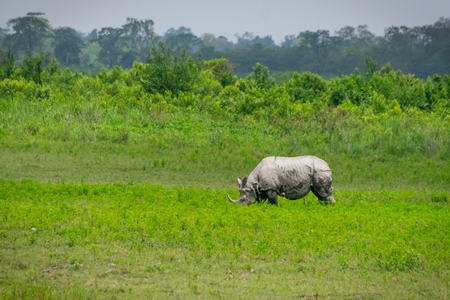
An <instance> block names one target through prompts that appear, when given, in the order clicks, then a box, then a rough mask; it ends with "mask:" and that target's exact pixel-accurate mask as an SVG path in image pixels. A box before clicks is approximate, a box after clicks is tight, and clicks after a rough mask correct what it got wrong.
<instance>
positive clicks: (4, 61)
mask: <svg viewBox="0 0 450 300" xmlns="http://www.w3.org/2000/svg"><path fill="white" fill-rule="evenodd" d="M15 63H16V60H15V58H14V53H13V52H12V51H11V48H10V49H8V51H2V50H0V78H2V79H4V78H9V77H11V75H12V74H13V73H14V69H15Z"/></svg>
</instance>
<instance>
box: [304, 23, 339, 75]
mask: <svg viewBox="0 0 450 300" xmlns="http://www.w3.org/2000/svg"><path fill="white" fill-rule="evenodd" d="M298 38H299V39H300V42H301V45H302V46H303V47H306V48H309V49H311V50H312V51H313V52H314V53H315V56H316V59H317V63H318V69H317V72H318V73H319V74H323V72H324V71H325V66H326V63H327V59H328V53H329V51H330V46H331V45H332V37H331V36H330V32H329V31H328V30H318V31H316V32H312V31H305V32H301V33H300V34H299V35H298Z"/></svg>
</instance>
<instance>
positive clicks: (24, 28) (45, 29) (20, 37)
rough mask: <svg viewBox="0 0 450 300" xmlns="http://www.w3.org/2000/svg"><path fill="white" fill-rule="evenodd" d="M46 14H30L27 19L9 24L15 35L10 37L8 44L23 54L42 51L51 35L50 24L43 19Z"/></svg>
mask: <svg viewBox="0 0 450 300" xmlns="http://www.w3.org/2000/svg"><path fill="white" fill-rule="evenodd" d="M43 15H44V13H40V12H30V13H27V15H26V16H25V17H19V18H15V19H11V20H9V21H8V22H7V25H8V26H9V27H12V29H13V30H14V33H12V34H11V35H8V36H7V37H6V38H5V39H6V43H7V44H8V46H10V47H12V48H13V49H15V50H17V51H21V52H28V51H30V52H31V53H34V51H40V50H42V46H43V42H44V39H45V38H47V37H48V36H49V34H50V30H51V25H50V22H49V21H48V20H47V19H45V18H43V17H42V16H43Z"/></svg>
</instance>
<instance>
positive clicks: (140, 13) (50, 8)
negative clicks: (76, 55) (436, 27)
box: [0, 0, 450, 43]
mask: <svg viewBox="0 0 450 300" xmlns="http://www.w3.org/2000/svg"><path fill="white" fill-rule="evenodd" d="M28 12H43V13H45V15H44V17H45V18H47V19H48V20H49V21H50V23H51V25H52V26H53V27H54V28H57V27H63V26H69V27H72V28H74V29H76V30H78V31H81V32H85V33H88V32H90V31H92V30H93V29H98V30H100V29H101V28H102V27H120V26H122V25H123V24H125V23H126V18H127V17H131V18H135V19H139V20H147V19H151V20H153V22H154V23H155V26H154V28H155V31H156V33H157V34H159V35H162V34H164V33H165V32H166V31H167V30H168V29H169V28H171V27H173V28H178V27H180V26H185V27H188V28H190V29H191V30H192V31H193V33H194V34H195V35H196V36H201V35H202V34H203V33H213V34H215V35H216V36H220V35H223V36H225V37H227V38H228V39H230V40H233V41H235V38H234V35H235V34H239V35H242V34H244V33H245V32H246V31H248V32H251V33H253V34H255V35H260V36H266V35H271V36H272V38H273V39H274V41H275V42H276V43H280V42H282V41H283V40H284V37H285V36H286V35H291V34H298V33H299V32H301V31H305V30H311V31H316V30H319V29H325V30H329V31H330V33H331V34H334V31H336V30H339V29H340V28H342V27H344V26H353V27H356V26H358V25H364V24H367V25H368V26H369V31H371V32H373V33H375V34H377V35H383V33H384V29H385V28H387V27H389V26H402V25H405V26H408V27H414V26H422V25H429V24H433V23H434V22H435V21H437V20H438V18H439V17H446V18H448V17H450V0H340V1H339V0H308V1H304V0H297V1H295V0H220V1H217V0H191V1H187V0H184V1H183V0H162V1H156V0H127V1H121V0H0V27H2V28H6V22H7V21H8V20H10V19H14V18H17V17H23V16H25V15H26V14H27V13H28Z"/></svg>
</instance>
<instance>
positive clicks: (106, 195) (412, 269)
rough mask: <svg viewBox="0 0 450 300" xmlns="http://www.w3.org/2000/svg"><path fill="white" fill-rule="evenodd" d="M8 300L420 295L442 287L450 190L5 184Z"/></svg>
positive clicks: (439, 293) (430, 295)
mask: <svg viewBox="0 0 450 300" xmlns="http://www.w3.org/2000/svg"><path fill="white" fill-rule="evenodd" d="M0 191H1V195H0V199H1V201H0V210H1V211H2V218H1V228H2V230H1V232H0V235H1V255H0V260H1V261H0V263H1V265H2V266H3V267H2V271H1V286H2V292H1V293H0V296H1V297H2V298H5V299H8V298H28V299H37V298H40V299H50V298H53V299H62V298H68V299H73V298H84V299H85V298H88V299H89V298H103V299H111V298H112V299H115V298H117V299H121V298H146V299H161V298H173V299H190V298H200V299H210V298H213V299H214V298H215V299H229V298H236V299H248V298H252V299H254V298H261V299H274V298H275V299H276V298H279V299H286V298H306V299H314V298H339V299H345V298H347V299H361V298H364V299H367V298H369V299H379V298H392V299H399V298H402V299H404V298H427V299H445V298H446V297H448V291H449V283H450V282H449V281H450V273H449V268H448V267H449V263H450V261H449V256H448V254H449V252H448V245H449V244H450V232H449V229H448V228H450V227H449V226H450V218H449V208H448V202H447V201H448V198H450V194H449V193H440V194H436V193H418V192H414V191H409V192H408V191H394V192H387V191H385V192H367V191H340V190H337V191H336V197H337V198H338V199H339V203H338V204H336V205H334V206H324V205H319V204H318V202H317V201H316V200H315V199H314V198H313V197H311V196H308V198H307V204H306V205H303V203H301V202H295V201H287V200H284V201H282V202H281V205H280V206H279V207H273V206H270V205H267V204H261V205H253V206H250V207H240V206H233V205H230V204H229V203H227V202H226V201H225V194H226V193H227V192H232V191H230V190H226V189H225V190H223V189H211V188H195V187H172V188H167V187H163V186H160V185H148V184H139V185H137V184H94V185H93V184H76V183H64V184H53V183H38V182H36V181H30V180H25V181H21V182H16V181H5V180H3V181H1V182H0Z"/></svg>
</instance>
